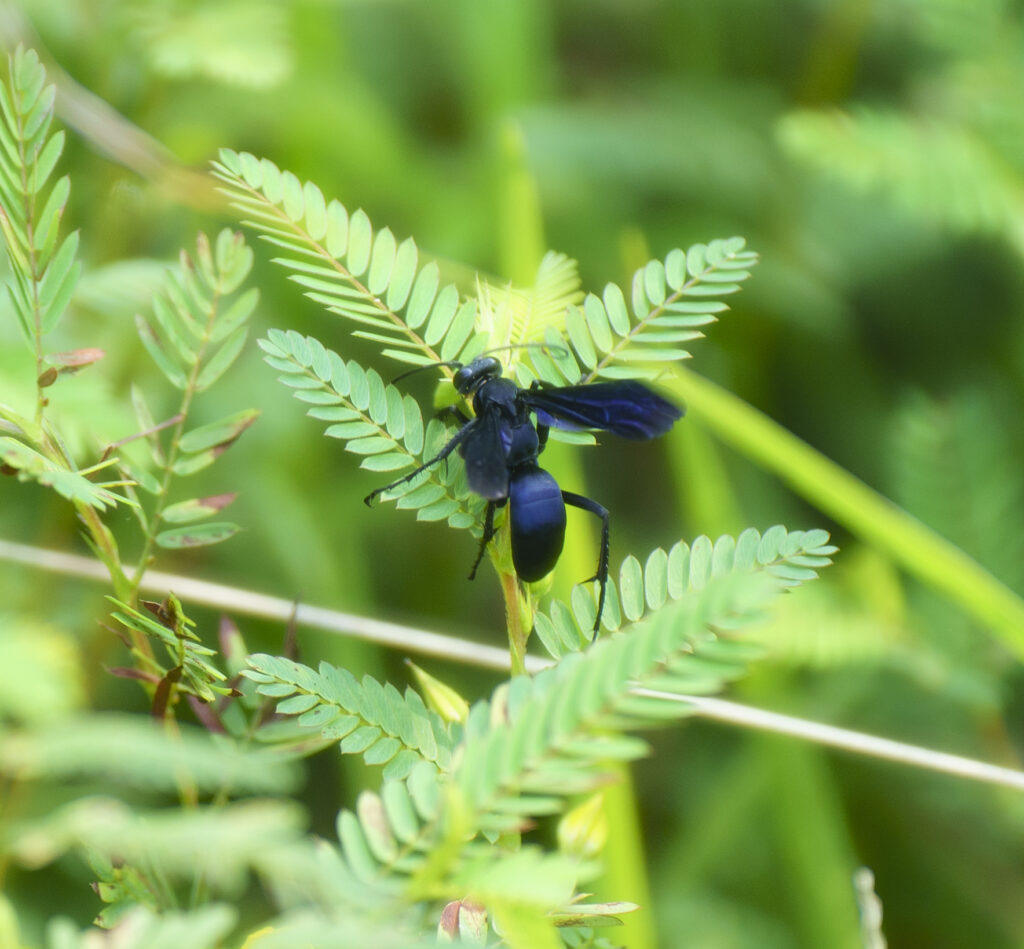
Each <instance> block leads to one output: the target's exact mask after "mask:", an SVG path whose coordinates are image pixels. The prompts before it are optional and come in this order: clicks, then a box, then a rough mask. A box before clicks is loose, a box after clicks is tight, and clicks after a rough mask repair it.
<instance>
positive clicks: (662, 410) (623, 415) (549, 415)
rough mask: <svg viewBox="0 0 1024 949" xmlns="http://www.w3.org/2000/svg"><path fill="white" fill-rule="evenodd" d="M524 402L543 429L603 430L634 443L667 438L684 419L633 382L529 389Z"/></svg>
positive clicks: (626, 380)
mask: <svg viewBox="0 0 1024 949" xmlns="http://www.w3.org/2000/svg"><path fill="white" fill-rule="evenodd" d="M522 398H523V401H524V402H525V403H526V404H527V405H528V406H529V407H530V408H531V409H533V410H534V411H535V412H536V413H537V420H538V422H540V424H541V425H550V426H554V427H555V428H570V429H571V428H600V429H604V430H605V431H608V432H612V433H613V434H615V435H618V436H619V437H620V438H628V439H631V440H632V441H643V440H645V439H648V438H656V437H657V436H658V435H664V434H665V433H666V432H667V431H668V430H669V429H670V428H671V427H672V426H673V424H675V422H676V421H677V420H678V419H681V418H682V417H683V410H682V409H681V408H679V407H678V406H677V405H674V404H673V403H671V402H669V401H668V399H665V398H663V397H662V396H660V395H658V394H657V393H656V392H654V391H652V390H651V389H648V388H647V386H645V385H644V384H643V383H642V382H636V381H635V380H633V379H621V380H616V381H613V382H593V383H591V384H590V385H585V386H557V387H554V388H549V389H526V390H524V391H523V393H522Z"/></svg>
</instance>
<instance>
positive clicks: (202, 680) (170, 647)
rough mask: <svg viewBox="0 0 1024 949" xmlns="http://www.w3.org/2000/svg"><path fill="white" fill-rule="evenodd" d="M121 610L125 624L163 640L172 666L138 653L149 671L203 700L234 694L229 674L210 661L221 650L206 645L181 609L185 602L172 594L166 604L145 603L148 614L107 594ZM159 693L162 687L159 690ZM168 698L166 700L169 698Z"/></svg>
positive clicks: (118, 611)
mask: <svg viewBox="0 0 1024 949" xmlns="http://www.w3.org/2000/svg"><path fill="white" fill-rule="evenodd" d="M107 599H108V600H110V602H111V603H113V604H114V605H115V606H116V607H117V609H116V610H115V611H114V613H113V614H112V615H113V617H114V619H116V620H117V621H118V622H119V623H120V624H121V625H122V626H125V627H127V628H128V629H130V630H134V631H135V632H138V633H141V634H142V635H144V636H148V637H150V638H152V639H155V640H156V641H157V642H159V643H161V644H162V645H163V647H164V649H165V651H166V653H167V656H168V658H169V659H170V663H171V664H170V668H169V669H164V668H162V667H160V666H157V665H155V662H154V660H151V659H149V657H147V656H143V655H137V658H138V660H139V662H140V663H141V664H142V666H143V669H144V671H145V672H147V673H149V674H151V675H152V676H153V677H154V678H155V679H156V680H157V681H159V682H166V683H167V685H168V687H169V686H170V685H171V684H173V685H174V687H175V688H176V689H178V690H181V691H184V692H187V693H188V694H190V695H194V696H196V698H198V699H200V700H202V701H203V702H212V701H214V700H215V699H216V698H217V696H218V695H230V694H231V693H232V689H231V688H230V687H229V686H227V685H225V684H224V683H225V681H226V680H227V676H226V675H225V674H224V673H223V672H221V671H220V669H218V668H217V667H216V666H214V665H213V664H212V663H211V662H209V657H210V656H215V655H217V650H215V649H210V648H209V647H208V646H204V645H203V643H202V641H201V640H200V639H199V637H198V636H197V635H196V634H195V633H194V632H193V629H194V627H195V623H194V622H193V621H192V620H190V619H189V618H188V617H187V616H186V615H185V614H184V612H182V609H181V603H180V602H179V601H178V599H177V597H175V596H174V594H170V595H169V596H168V597H167V599H166V600H165V601H164V602H163V603H145V604H144V606H145V607H146V608H147V609H148V613H144V612H142V610H137V609H134V608H133V607H131V606H128V605H127V604H126V603H121V602H119V601H118V600H117V599H115V598H114V597H107ZM158 693H159V689H158ZM167 700H168V699H166V698H165V699H164V701H167Z"/></svg>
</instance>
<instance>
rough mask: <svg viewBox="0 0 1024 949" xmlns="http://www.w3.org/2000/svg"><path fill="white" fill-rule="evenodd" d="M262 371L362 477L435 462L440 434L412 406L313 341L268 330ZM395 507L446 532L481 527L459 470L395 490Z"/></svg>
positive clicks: (476, 503)
mask: <svg viewBox="0 0 1024 949" xmlns="http://www.w3.org/2000/svg"><path fill="white" fill-rule="evenodd" d="M260 348H261V349H262V350H263V352H264V353H265V357H264V358H265V359H266V361H267V363H268V364H269V365H270V366H272V367H273V368H274V369H276V370H278V372H281V373H282V375H280V376H279V377H278V379H279V381H280V382H282V383H283V384H284V385H286V386H287V387H288V388H290V389H292V394H293V395H294V396H295V398H297V399H298V400H299V401H300V402H306V403H308V404H311V405H312V408H310V409H309V410H308V411H307V413H306V414H307V415H309V416H311V417H312V418H316V419H319V420H321V421H324V422H330V423H331V424H330V425H329V426H328V427H327V430H326V431H325V432H324V434H325V435H327V436H328V437H330V438H338V439H342V440H344V441H345V442H346V445H345V448H346V450H347V451H350V452H352V453H353V454H356V455H359V456H360V457H361V461H360V463H359V465H360V467H361V468H365V469H367V470H368V471H382V472H385V471H386V472H390V471H400V470H402V469H403V468H411V467H413V466H414V465H418V464H420V463H421V462H422V460H423V459H424V458H431V457H433V456H434V455H436V454H437V452H438V451H440V449H441V448H442V447H443V446H444V444H445V442H446V441H447V429H446V428H445V426H444V425H443V424H442V423H441V422H439V421H437V420H436V419H432V420H431V421H430V422H429V423H427V424H426V425H424V422H423V415H422V413H421V412H420V408H419V406H418V405H417V404H416V401H415V399H413V398H412V397H411V396H408V395H402V393H401V392H400V391H399V390H398V389H397V388H396V387H395V386H393V385H390V384H385V383H384V381H383V380H382V379H381V377H380V375H379V373H377V372H376V371H375V370H373V369H363V368H362V366H360V365H359V364H358V363H356V362H355V361H354V360H348V361H347V362H346V361H345V360H344V359H342V358H341V357H340V356H339V355H338V354H337V353H335V352H334V351H333V350H329V349H326V348H325V347H324V346H323V344H322V343H320V342H318V341H317V340H315V339H313V337H311V336H308V337H303V336H301V335H299V334H298V333H296V332H294V331H289V332H287V333H286V332H283V331H281V330H271V331H270V332H269V334H268V337H267V339H265V340H260ZM392 496H393V497H397V498H398V507H400V508H404V509H407V510H415V511H416V517H417V519H418V520H428V521H436V520H441V519H443V518H447V520H448V523H449V524H450V525H451V526H452V527H470V526H473V525H476V524H478V523H479V520H480V515H481V513H482V511H483V508H484V504H483V502H482V501H481V499H480V498H477V497H475V496H474V495H471V494H470V492H469V488H468V487H467V485H466V478H465V474H464V471H463V469H462V468H461V466H459V467H456V466H454V465H450V466H448V467H447V468H446V467H444V466H440V465H437V466H434V467H433V468H431V469H430V470H429V471H425V472H424V473H423V475H422V476H421V477H419V478H417V479H415V480H413V481H411V482H409V483H408V484H404V485H401V486H399V487H398V488H396V489H395V490H394V492H393V494H392Z"/></svg>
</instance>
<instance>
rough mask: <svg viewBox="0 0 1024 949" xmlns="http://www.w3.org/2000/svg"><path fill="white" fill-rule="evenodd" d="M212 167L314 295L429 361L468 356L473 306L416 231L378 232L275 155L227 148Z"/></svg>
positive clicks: (370, 332) (364, 331)
mask: <svg viewBox="0 0 1024 949" xmlns="http://www.w3.org/2000/svg"><path fill="white" fill-rule="evenodd" d="M213 170H214V175H216V177H217V178H219V179H220V181H222V182H223V183H224V188H223V189H222V190H223V191H224V193H225V194H227V195H228V197H229V199H230V200H231V202H232V204H233V205H234V206H235V207H236V208H238V210H239V211H241V212H242V214H243V215H245V216H246V218H247V221H246V223H247V224H248V225H249V226H250V227H251V228H253V229H254V230H255V231H257V232H258V233H259V234H260V236H261V237H262V238H263V239H264V240H266V241H268V242H269V243H271V244H273V245H275V246H276V247H279V248H281V249H282V251H284V255H283V256H281V257H277V258H275V259H274V262H275V263H276V264H279V265H280V266H282V267H285V268H286V269H288V270H289V271H291V277H292V279H293V280H294V281H295V282H297V283H299V284H300V285H301V286H303V287H304V288H305V290H304V292H305V293H306V295H307V296H309V297H310V298H311V299H313V300H315V301H316V302H317V303H319V304H321V305H322V306H324V307H325V308H326V309H327V310H329V311H330V312H332V313H335V314H337V315H339V316H342V317H344V318H346V319H348V320H350V321H352V322H354V323H355V324H357V326H356V329H355V332H356V334H357V335H360V336H366V337H368V338H370V339H374V340H377V341H379V342H382V343H384V344H385V345H386V346H388V347H399V349H404V348H408V349H409V350H410V355H414V356H415V357H416V358H422V359H424V360H425V361H426V362H438V361H440V360H441V359H442V358H447V359H455V358H459V354H460V353H461V352H464V351H465V350H467V349H468V348H469V347H470V346H471V345H473V341H474V334H473V332H472V331H473V327H474V320H473V317H472V313H471V312H468V313H467V311H466V309H465V306H462V305H460V303H461V302H462V301H461V300H460V296H459V293H458V290H457V289H456V288H455V287H454V286H451V285H449V286H446V287H444V288H441V289H440V291H439V290H438V277H437V273H438V270H437V265H436V264H435V263H433V262H431V263H428V264H427V265H426V266H424V267H423V268H421V269H419V270H417V265H418V258H419V254H418V251H417V250H416V245H415V243H414V242H413V241H412V240H411V239H406V240H404V241H402V242H401V243H399V242H398V241H397V240H396V238H395V236H394V235H393V234H392V232H391V231H390V230H388V229H387V228H383V229H381V230H379V231H376V232H375V231H374V228H373V225H372V224H371V222H370V219H369V217H368V216H367V215H366V213H365V212H364V211H362V210H361V209H360V210H356V211H353V212H352V213H351V214H350V213H349V212H348V211H347V209H346V208H345V207H344V206H343V205H342V204H340V203H339V202H338V201H336V200H331V201H327V200H326V199H325V198H324V195H323V193H322V192H321V191H320V189H319V188H318V187H317V186H316V185H315V184H313V183H312V182H305V183H303V182H300V181H299V179H298V178H296V177H295V175H293V174H292V173H291V172H288V171H281V169H279V168H278V167H277V166H276V165H275V164H273V162H270V161H268V160H267V159H257V158H256V157H255V156H254V155H250V154H248V153H246V152H243V153H238V152H233V151H231V150H230V149H222V150H221V152H220V155H219V159H218V160H217V161H215V162H213ZM441 340H444V341H445V346H444V347H439V346H438V344H439V343H440V341H441ZM480 348H482V347H480ZM385 352H387V353H388V354H389V355H394V351H393V350H391V349H390V348H387V349H385ZM442 353H443V355H442ZM399 358H401V356H399Z"/></svg>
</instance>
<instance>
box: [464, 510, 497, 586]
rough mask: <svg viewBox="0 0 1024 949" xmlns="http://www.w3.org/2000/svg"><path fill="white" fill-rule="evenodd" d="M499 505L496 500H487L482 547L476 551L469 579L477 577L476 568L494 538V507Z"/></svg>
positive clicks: (481, 538) (481, 539)
mask: <svg viewBox="0 0 1024 949" xmlns="http://www.w3.org/2000/svg"><path fill="white" fill-rule="evenodd" d="M496 507H497V504H495V502H494V501H488V502H487V512H486V513H485V514H484V532H483V534H482V535H481V537H480V549H479V550H478V551H477V552H476V560H474V561H473V569H472V570H470V571H469V579H470V580H475V579H476V570H477V567H479V566H480V561H481V560H483V559H484V551H485V550H487V545H488V544H489V543H490V542H491V541H492V540H493V539H494V535H495V534H496V533H497V531H496V530H495V529H494V509H495V508H496Z"/></svg>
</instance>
